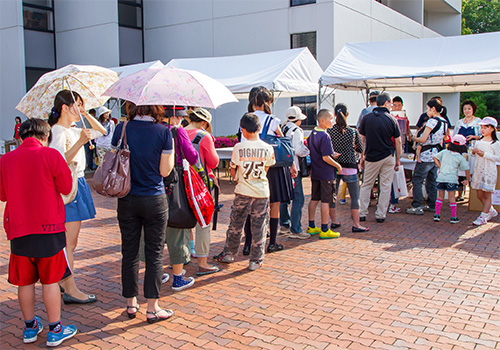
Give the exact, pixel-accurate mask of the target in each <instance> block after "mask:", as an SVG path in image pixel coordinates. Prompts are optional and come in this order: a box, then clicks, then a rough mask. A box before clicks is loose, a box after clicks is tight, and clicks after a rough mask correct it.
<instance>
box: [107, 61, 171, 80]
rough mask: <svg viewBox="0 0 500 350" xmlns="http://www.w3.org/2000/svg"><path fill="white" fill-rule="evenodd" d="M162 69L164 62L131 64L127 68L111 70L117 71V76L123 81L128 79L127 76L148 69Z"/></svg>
mask: <svg viewBox="0 0 500 350" xmlns="http://www.w3.org/2000/svg"><path fill="white" fill-rule="evenodd" d="M161 67H163V62H162V61H151V62H145V63H138V64H129V65H127V66H121V67H113V68H110V69H111V70H112V71H115V72H116V74H118V77H119V78H120V79H121V78H124V77H126V76H127V75H130V74H132V73H135V72H138V71H140V70H143V69H146V68H161Z"/></svg>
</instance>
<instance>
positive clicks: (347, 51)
mask: <svg viewBox="0 0 500 350" xmlns="http://www.w3.org/2000/svg"><path fill="white" fill-rule="evenodd" d="M320 81H321V84H322V85H323V86H329V87H333V88H338V89H345V90H357V89H378V90H390V91H408V92H442V93H446V92H460V91H486V90H500V32H493V33H485V34H476V35H464V36H455V37H439V38H430V39H413V40H396V41H383V42H366V43H348V44H346V45H345V46H344V48H343V49H342V50H341V51H340V53H339V54H338V55H337V57H335V59H334V60H333V62H332V63H331V64H330V66H329V67H328V68H327V69H326V71H325V73H324V74H323V75H322V76H321V80H320Z"/></svg>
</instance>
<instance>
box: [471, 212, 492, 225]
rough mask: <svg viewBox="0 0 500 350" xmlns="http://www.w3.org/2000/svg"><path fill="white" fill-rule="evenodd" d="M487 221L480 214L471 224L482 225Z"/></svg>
mask: <svg viewBox="0 0 500 350" xmlns="http://www.w3.org/2000/svg"><path fill="white" fill-rule="evenodd" d="M487 222H488V221H487V220H486V218H485V217H484V216H483V215H482V214H481V215H479V216H478V217H477V219H476V220H475V221H474V222H473V223H472V225H476V226H481V225H484V224H486V223H487Z"/></svg>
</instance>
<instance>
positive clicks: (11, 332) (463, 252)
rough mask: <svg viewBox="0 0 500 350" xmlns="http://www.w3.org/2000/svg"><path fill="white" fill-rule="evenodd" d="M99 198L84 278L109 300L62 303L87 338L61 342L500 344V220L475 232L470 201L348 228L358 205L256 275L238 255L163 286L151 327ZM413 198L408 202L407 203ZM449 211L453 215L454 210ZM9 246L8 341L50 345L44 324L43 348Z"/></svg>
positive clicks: (3, 246) (163, 345)
mask: <svg viewBox="0 0 500 350" xmlns="http://www.w3.org/2000/svg"><path fill="white" fill-rule="evenodd" d="M306 188H308V186H306ZM307 192H309V191H308V190H307ZM94 198H95V201H96V207H97V211H98V217H97V218H96V219H94V220H92V221H89V222H85V223H84V225H83V229H82V233H81V238H80V243H79V247H78V251H77V253H76V276H77V279H78V284H79V286H80V288H81V289H82V290H83V291H86V292H89V293H95V294H97V295H98V297H99V300H100V301H99V302H97V303H95V304H91V305H87V306H83V307H80V306H74V305H68V306H66V305H63V313H62V315H63V321H64V322H71V323H74V324H75V325H76V326H77V327H78V329H79V334H78V335H77V336H76V337H75V338H74V339H71V340H69V341H67V342H65V343H64V346H61V348H72V349H73V348H74V349H112V348H123V349H171V348H175V349H221V348H227V349H251V348H254V349H260V348H265V349H335V348H340V349H367V348H374V349H408V348H411V349H452V348H453V349H462V348H463V349H492V348H500V312H499V311H500V302H499V299H500V284H499V282H498V281H499V277H500V276H499V274H500V263H499V259H500V248H499V243H500V235H499V233H500V224H499V222H500V220H498V219H497V220H496V221H495V222H492V223H489V224H488V225H485V226H483V227H480V228H474V227H472V226H471V225H470V222H472V220H473V219H474V218H475V216H476V215H477V213H471V212H468V211H467V208H466V206H465V205H461V206H459V216H460V218H461V220H462V222H461V223H460V224H458V225H451V224H449V223H448V222H447V220H443V221H442V222H440V223H434V222H433V221H432V215H431V213H426V214H425V215H424V216H409V215H406V214H397V215H389V217H388V220H387V221H386V222H385V223H383V224H378V223H376V222H375V220H374V218H373V207H371V215H370V216H369V217H368V221H367V224H368V225H369V226H370V227H371V231H370V232H369V233H362V234H359V233H358V234H354V233H351V232H350V220H349V219H348V218H349V209H348V206H340V208H339V210H338V211H339V217H340V219H341V221H342V224H343V225H342V227H341V230H340V231H341V233H342V237H341V238H339V239H336V240H329V241H319V240H318V239H317V238H314V239H311V240H308V241H297V240H289V239H286V238H281V240H280V241H281V243H283V244H284V245H285V248H286V249H285V250H284V251H282V252H279V253H274V254H270V255H267V256H266V260H265V265H264V267H263V268H261V269H259V270H257V271H255V272H249V271H248V270H247V269H246V267H247V264H248V262H247V260H246V259H244V258H243V257H242V256H240V257H238V259H237V262H236V263H234V264H231V265H222V264H221V265H222V267H223V271H222V272H220V273H218V274H216V275H212V276H205V277H201V278H197V279H196V283H195V285H194V287H193V288H190V289H187V290H185V291H182V292H179V293H173V292H172V291H171V289H170V284H168V285H165V286H164V287H163V291H162V297H161V305H162V306H164V307H169V308H172V309H174V310H175V312H176V315H175V317H174V318H172V319H171V320H169V321H165V322H160V323H156V324H154V325H149V324H147V323H146V322H145V319H146V317H145V306H146V305H145V300H144V298H142V297H140V298H139V301H140V303H141V306H142V309H141V310H140V313H139V314H138V317H137V319H135V320H129V319H128V318H127V317H126V315H125V311H124V305H125V303H124V299H123V298H122V297H121V296H120V293H121V288H120V238H119V231H118V225H117V221H116V215H115V206H116V204H115V200H112V199H105V198H102V197H100V196H98V195H94ZM231 201H232V186H231V185H229V184H228V182H227V181H224V195H223V197H222V203H223V204H224V208H223V211H222V215H221V218H220V223H219V228H218V230H217V232H214V233H213V236H212V237H213V239H212V250H211V253H212V254H215V253H218V252H219V251H220V249H221V248H222V243H223V240H224V236H225V229H226V228H227V224H228V214H229V210H230V204H231ZM408 206H409V200H408V199H406V200H404V201H403V202H402V207H403V208H407V207H408ZM3 208H4V206H3V204H1V205H0V210H1V211H2V212H3ZM443 214H444V215H443V216H444V218H445V219H446V218H448V216H449V207H446V206H445V208H444V210H443ZM305 215H306V214H305ZM305 215H304V217H303V222H304V223H306V220H307V218H306V216H305ZM0 251H1V253H0V336H1V339H0V348H1V349H11V348H20V347H21V348H35V347H45V340H46V331H44V332H43V333H42V334H41V335H40V337H39V339H38V341H37V342H36V343H35V344H34V345H23V344H22V341H21V340H20V339H21V328H20V326H21V325H22V322H21V314H20V312H19V311H18V304H17V299H16V288H15V287H12V286H11V285H9V284H8V282H7V267H8V243H7V241H6V240H1V241H0ZM165 254H167V250H165ZM167 264H168V256H166V257H165V265H166V266H167ZM195 265H196V264H195V263H191V264H190V265H188V266H187V267H186V270H187V274H188V275H194V274H195ZM142 273H143V270H141V278H142ZM37 300H38V303H37V305H36V309H37V310H38V311H37V314H38V315H40V316H41V318H42V320H46V315H45V313H44V312H43V305H42V304H41V296H40V288H37Z"/></svg>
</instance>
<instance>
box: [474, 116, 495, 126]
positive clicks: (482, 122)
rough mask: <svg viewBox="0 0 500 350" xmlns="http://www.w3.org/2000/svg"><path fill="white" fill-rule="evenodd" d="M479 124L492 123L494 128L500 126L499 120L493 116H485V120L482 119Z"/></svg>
mask: <svg viewBox="0 0 500 350" xmlns="http://www.w3.org/2000/svg"><path fill="white" fill-rule="evenodd" d="M478 124H479V125H491V126H493V127H494V128H496V127H497V126H498V122H497V120H496V119H495V118H492V117H484V118H483V120H481V121H480V122H479V123H478Z"/></svg>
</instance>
